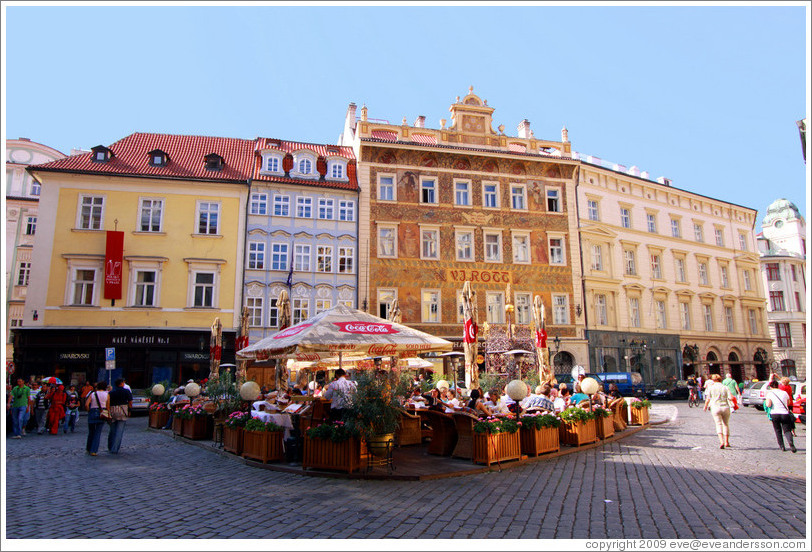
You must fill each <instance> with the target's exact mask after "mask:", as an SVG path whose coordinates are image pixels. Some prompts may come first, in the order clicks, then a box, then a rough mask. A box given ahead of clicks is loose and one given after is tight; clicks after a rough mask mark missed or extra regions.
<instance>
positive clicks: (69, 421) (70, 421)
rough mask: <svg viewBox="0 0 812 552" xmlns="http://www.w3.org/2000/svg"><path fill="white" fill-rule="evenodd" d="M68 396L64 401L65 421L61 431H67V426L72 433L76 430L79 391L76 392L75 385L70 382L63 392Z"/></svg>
mask: <svg viewBox="0 0 812 552" xmlns="http://www.w3.org/2000/svg"><path fill="white" fill-rule="evenodd" d="M65 394H66V395H67V397H68V399H67V401H66V402H65V423H64V424H63V426H62V433H67V432H68V428H70V432H71V433H73V432H74V431H76V421H77V420H78V419H79V404H80V402H81V401H80V400H79V393H77V392H76V386H75V385H74V384H71V385H70V387H68V391H67V393H65Z"/></svg>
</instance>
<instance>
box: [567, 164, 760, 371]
mask: <svg viewBox="0 0 812 552" xmlns="http://www.w3.org/2000/svg"><path fill="white" fill-rule="evenodd" d="M575 155H576V156H578V157H579V158H580V159H581V160H582V165H581V171H580V175H579V178H578V213H579V223H580V239H581V252H582V255H583V267H584V293H585V298H584V304H585V306H586V327H587V336H588V340H589V353H590V359H589V370H590V371H595V372H601V371H606V372H613V371H638V372H641V374H642V375H643V377H644V379H645V381H646V382H647V383H651V384H656V383H657V382H658V381H662V380H667V379H671V378H677V379H683V378H684V377H685V376H686V375H688V374H690V373H702V374H706V373H708V372H710V373H722V374H724V373H726V372H728V371H729V372H732V374H733V376H734V378H735V379H737V380H739V381H741V380H742V379H744V378H750V377H753V376H755V375H756V374H757V375H758V377H759V378H762V377H763V376H765V375H766V374H767V372H768V360H769V358H770V357H771V356H772V354H771V349H772V347H771V344H770V343H771V339H770V336H769V333H768V332H767V317H766V303H765V295H764V291H763V287H762V285H761V278H760V277H759V258H758V251H757V249H756V243H755V238H754V232H753V228H754V225H755V220H756V210H755V209H750V208H747V207H742V206H739V205H736V204H733V203H729V202H726V201H721V200H717V199H713V198H710V197H706V196H703V195H700V194H697V193H692V192H689V191H686V190H681V189H678V188H675V187H673V186H672V185H671V182H670V181H669V180H668V179H665V178H660V179H658V180H656V181H655V180H653V179H651V178H650V177H649V175H648V173H646V172H643V171H640V170H639V169H637V168H636V167H631V168H626V167H623V166H620V165H609V164H607V163H606V162H604V161H602V160H600V159H597V158H594V157H586V156H583V155H579V154H575Z"/></svg>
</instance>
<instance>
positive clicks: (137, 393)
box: [130, 389, 149, 416]
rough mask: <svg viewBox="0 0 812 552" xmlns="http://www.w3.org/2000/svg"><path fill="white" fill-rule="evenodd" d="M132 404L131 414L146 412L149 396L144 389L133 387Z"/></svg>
mask: <svg viewBox="0 0 812 552" xmlns="http://www.w3.org/2000/svg"><path fill="white" fill-rule="evenodd" d="M132 393H133V406H132V410H131V412H130V413H131V414H132V415H133V416H135V415H136V414H146V413H147V412H148V411H149V397H147V392H146V391H141V390H137V389H133V392H132Z"/></svg>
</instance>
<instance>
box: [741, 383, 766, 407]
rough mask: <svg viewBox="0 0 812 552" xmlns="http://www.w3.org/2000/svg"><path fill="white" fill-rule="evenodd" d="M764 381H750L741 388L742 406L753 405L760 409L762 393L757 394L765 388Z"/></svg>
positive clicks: (762, 402) (762, 400)
mask: <svg viewBox="0 0 812 552" xmlns="http://www.w3.org/2000/svg"><path fill="white" fill-rule="evenodd" d="M766 384H767V382H766V381H751V382H749V383H748V384H747V385H745V386H744V389H743V390H742V404H743V405H744V406H755V407H756V408H758V409H759V410H761V409H762V408H763V407H762V405H763V404H764V394H761V395H760V396H759V392H760V391H763V390H765V385H766Z"/></svg>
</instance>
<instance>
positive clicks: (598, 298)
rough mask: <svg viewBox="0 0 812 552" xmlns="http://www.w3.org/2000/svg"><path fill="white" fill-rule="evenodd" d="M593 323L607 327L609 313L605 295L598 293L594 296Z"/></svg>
mask: <svg viewBox="0 0 812 552" xmlns="http://www.w3.org/2000/svg"><path fill="white" fill-rule="evenodd" d="M595 323H596V324H597V325H598V326H608V325H609V313H608V310H607V303H606V295H605V294H603V293H598V294H596V295H595Z"/></svg>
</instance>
